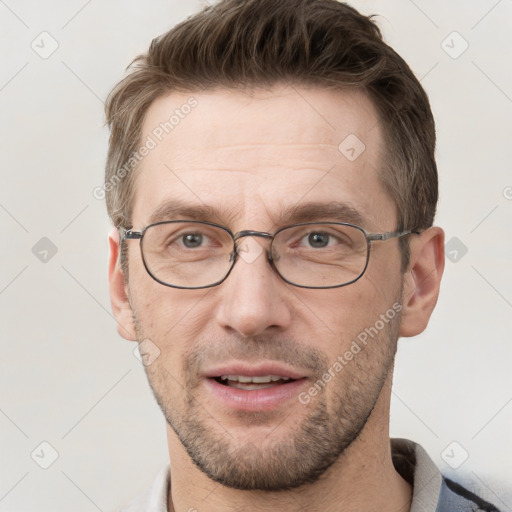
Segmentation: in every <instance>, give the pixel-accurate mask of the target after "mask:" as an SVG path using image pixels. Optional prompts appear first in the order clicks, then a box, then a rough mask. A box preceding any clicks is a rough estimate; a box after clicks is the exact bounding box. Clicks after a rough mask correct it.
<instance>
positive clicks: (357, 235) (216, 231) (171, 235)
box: [121, 220, 419, 289]
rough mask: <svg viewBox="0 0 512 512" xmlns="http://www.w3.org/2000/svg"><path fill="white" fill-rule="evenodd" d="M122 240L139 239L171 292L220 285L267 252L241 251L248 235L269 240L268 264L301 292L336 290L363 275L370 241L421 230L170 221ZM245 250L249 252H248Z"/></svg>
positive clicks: (147, 261) (150, 267) (127, 233)
mask: <svg viewBox="0 0 512 512" xmlns="http://www.w3.org/2000/svg"><path fill="white" fill-rule="evenodd" d="M121 234H122V242H124V241H125V240H136V239H138V240H140V251H141V256H142V261H143V263H144V266H145V267H146V270H147V272H148V273H149V275H150V276H151V277H152V278H153V279H154V280H155V281H158V282H159V283H161V284H163V285H165V286H171V287H173V288H184V289H198V288H210V287H212V286H217V285H219V284H221V283H222V282H223V281H224V280H225V279H226V278H227V277H228V275H229V274H230V272H231V270H233V267H234V265H235V263H236V262H237V261H238V259H239V258H240V257H241V258H242V259H244V260H245V261H247V262H248V263H250V262H251V261H253V260H254V259H255V258H256V257H257V256H258V255H259V253H260V252H263V249H262V248H261V247H260V245H259V244H257V242H255V241H254V244H253V246H252V250H251V251H250V252H251V254H250V255H249V253H248V252H247V247H248V245H249V244H247V246H246V247H245V248H242V247H241V244H240V240H241V239H242V238H244V237H256V238H263V239H267V240H268V241H269V242H270V246H269V249H268V251H267V258H268V262H269V263H270V265H271V266H272V268H273V269H274V270H275V271H276V272H277V274H279V276H280V277H281V278H282V279H283V280H284V281H286V282H287V283H289V284H291V285H293V286H298V287H299V288H338V287H341V286H346V285H348V284H351V283H354V282H355V281H357V280H358V279H360V278H361V276H362V275H363V274H364V273H365V271H366V268H367V267H368V261H369V259H370V246H371V242H383V241H385V240H390V239H392V238H399V237H402V236H406V235H409V234H419V233H418V232H417V231H400V232H398V231H392V232H387V233H367V232H366V231H365V230H364V229H363V228H360V227H358V226H354V225H352V224H346V223H342V222H320V223H318V222H304V223H301V224H294V225H292V226H286V227H283V228H281V229H279V230H278V231H276V232H275V233H274V234H271V233H265V232H263V231H250V230H246V231H239V232H238V233H236V234H233V233H232V232H231V231H230V230H229V229H228V228H226V227H224V226H220V225H218V224H213V223H211V222H197V221H189V220H171V221H165V222H157V223H155V224H150V225H149V226H147V227H145V228H144V229H143V230H142V231H133V230H131V229H128V230H126V229H124V228H121ZM244 251H245V252H246V254H244Z"/></svg>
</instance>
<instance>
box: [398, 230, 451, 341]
mask: <svg viewBox="0 0 512 512" xmlns="http://www.w3.org/2000/svg"><path fill="white" fill-rule="evenodd" d="M410 244H411V245H410V247H411V256H410V261H409V265H408V268H407V271H406V272H405V275H404V289H403V296H402V305H403V309H402V316H401V321H400V336H401V337H408V336H416V335H417V334H420V333H421V332H423V331H424V330H425V328H426V327H427V324H428V321H429V319H430V316H431V314H432V311H433V310H434V307H435V305H436V303H437V298H438V296H439V287H440V283H441V277H442V275H443V270H444V263H445V259H444V232H443V230H442V229H441V228H438V227H432V228H429V229H427V230H425V231H424V232H423V233H421V235H419V236H417V237H414V238H411V242H410Z"/></svg>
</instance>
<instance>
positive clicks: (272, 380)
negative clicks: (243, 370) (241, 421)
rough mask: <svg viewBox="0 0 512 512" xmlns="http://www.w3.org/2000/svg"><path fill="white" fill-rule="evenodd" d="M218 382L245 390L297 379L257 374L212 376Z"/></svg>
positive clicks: (263, 387) (265, 387)
mask: <svg viewBox="0 0 512 512" xmlns="http://www.w3.org/2000/svg"><path fill="white" fill-rule="evenodd" d="M214 380H215V381H216V382H218V383H219V384H223V385H224V386H228V387H230V388H236V389H243V390H245V391H254V390H256V389H267V388H274V387H276V386H282V385H283V384H288V383H290V382H294V381H296V380H298V379H292V378H291V377H284V376H282V375H257V376H253V377H250V376H249V375H221V376H220V377H214Z"/></svg>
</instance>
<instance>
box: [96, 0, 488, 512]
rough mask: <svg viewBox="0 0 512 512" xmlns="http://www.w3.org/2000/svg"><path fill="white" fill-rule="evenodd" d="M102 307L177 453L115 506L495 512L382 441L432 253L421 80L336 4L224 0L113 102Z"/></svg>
mask: <svg viewBox="0 0 512 512" xmlns="http://www.w3.org/2000/svg"><path fill="white" fill-rule="evenodd" d="M106 112H107V120H108V123H109V126H110V128H111V139H110V147H109V154H108V161H107V170H106V184H105V190H106V192H107V196H106V199H107V207H108V211H109V215H110V217H111V219H112V221H113V223H114V226H115V230H114V231H113V232H112V234H111V236H110V249H111V256H110V266H109V279H110V288H111V298H112V307H113V311H114V314H115V316H116V319H117V321H118V330H119V333H120V334H121V336H123V337H124V338H126V339H129V340H134V341H137V342H138V343H139V348H140V350H141V354H142V357H143V361H144V363H145V369H146V373H147V376H148V379H149V383H150V385H151V387H152V390H153V392H154V395H155V397H156V400H157V402H158V404H159V405H160V407H161V409H162V411H163V413H164V415H165V418H166V421H167V437H168V445H169V459H170V465H169V467H166V468H164V469H163V470H162V472H161V473H160V475H159V476H158V477H157V480H156V481H155V483H154V485H153V487H152V488H151V489H150V490H149V491H148V492H147V493H146V494H145V495H143V496H141V497H139V498H138V499H136V500H135V501H133V502H132V503H131V505H129V506H128V507H127V508H126V509H125V510H129V511H136V510H137V511H139V510H140V511H143V510H144V511H147V510H151V511H165V510H168V511H176V512H183V511H196V510H197V511H203V510H205V511H227V510H230V511H231V510H250V511H260V510H280V511H295V510H307V511H319V510H322V511H340V512H341V511H363V510H364V511H377V510H378V511H382V512H388V511H389V512H391V511H395V512H396V511H404V512H406V511H408V510H411V511H413V512H418V511H431V512H434V511H438V512H441V511H448V510H450V511H452V510H475V509H477V508H478V507H479V509H480V510H497V509H496V508H495V507H494V506H492V505H491V504H489V503H486V502H485V501H484V500H482V499H481V498H479V497H478V496H476V495H474V494H472V493H471V492H470V491H468V490H466V489H464V488H462V487H461V486H460V485H458V484H456V483H454V482H452V481H450V480H447V479H444V478H443V477H442V476H441V474H440V473H439V471H438V470H437V468H436V467H435V465H434V464H433V462H432V461H431V460H430V458H429V457H428V455H427V454H426V453H425V451H424V450H423V449H422V448H421V447H420V446H419V445H417V444H415V443H413V442H411V441H407V440H396V439H395V440H391V441H390V439H389V429H388V425H389V405H390V394H391V384H392V373H393V363H394V356H395V352H396V347H397V340H398V338H399V337H400V336H403V337H408V336H415V335H417V334H419V333H421V332H422V331H423V330H424V329H425V327H426V325H427V323H428V320H429V317H430V315H431V313H432V310H433V308H434V306H435V304H436V301H437V297H438V293H439V285H440V280H441V276H442V273H443V267H444V254H443V245H444V244H443V241H444V235H443V231H442V230H441V229H440V228H438V227H432V223H433V219H434V214H435V208H436V203H437V170H436V164H435V159H434V146H435V129H434V121H433V118H432V113H431V110H430V106H429V103H428V99H427V97H426V94H425V92H424V91H423V89H422V87H421V86H420V84H419V82H418V81H417V79H416V78H415V77H414V75H413V73H412V72H411V70H410V69H409V67H408V66H407V64H406V63H405V62H404V61H403V60H402V59H401V58H400V57H399V56H398V55H397V54H396V53H395V52H394V51H393V50H392V49H391V48H390V47H389V46H387V45H386V44H385V43H384V42H383V41H382V39H381V35H380V32H379V30H378V28H377V27H376V25H374V24H373V22H372V21H371V20H370V19H369V18H367V17H364V16H362V15H360V14H359V13H358V12H357V11H355V10H354V9H352V8H351V7H349V6H347V5H344V4H341V3H338V2H336V1H335V0H280V1H276V0H246V1H244V0H224V1H222V2H220V3H219V4H217V5H216V6H214V7H210V8H207V9H205V10H204V11H203V12H201V13H199V14H197V15H196V16H193V17H191V18H189V19H188V20H186V21H185V22H183V23H181V24H180V25H178V26H176V27H175V28H174V29H172V30H171V31H169V32H168V33H167V34H164V35H163V36H162V37H160V38H157V39H155V40H154V41H153V43H152V44H151V47H150V49H149V51H148V53H147V54H145V55H143V56H141V57H139V58H138V59H137V60H136V66H135V67H134V69H133V71H132V73H130V74H129V76H128V77H126V78H125V79H124V80H123V81H122V82H120V84H118V86H117V87H116V88H115V89H114V91H113V92H112V93H111V95H110V97H109V100H108V102H107V110H106Z"/></svg>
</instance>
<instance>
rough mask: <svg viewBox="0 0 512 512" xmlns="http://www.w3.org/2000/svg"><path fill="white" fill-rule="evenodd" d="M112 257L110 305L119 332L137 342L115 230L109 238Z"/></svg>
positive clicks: (125, 337) (109, 273)
mask: <svg viewBox="0 0 512 512" xmlns="http://www.w3.org/2000/svg"><path fill="white" fill-rule="evenodd" d="M108 242H109V245H110V255H109V262H108V282H109V286H110V303H111V305H112V312H113V313H114V316H115V318H116V323H117V332H118V333H119V335H120V336H121V337H123V338H124V339H125V340H128V341H136V340H137V336H136V332H135V325H134V323H133V315H132V308H131V305H130V300H129V298H128V285H127V284H126V281H125V279H124V274H123V272H122V270H121V261H120V258H119V254H120V241H119V233H118V231H117V229H116V228H114V229H113V230H112V231H111V232H110V234H109V236H108Z"/></svg>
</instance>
